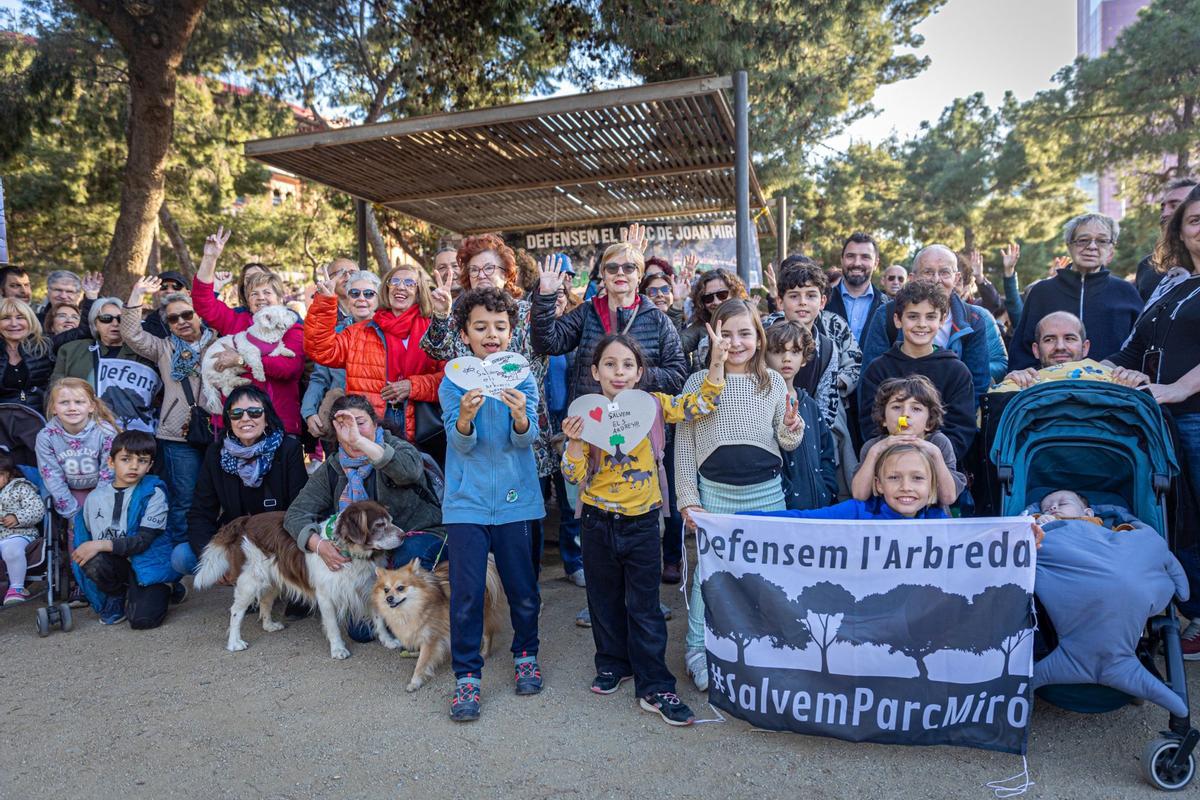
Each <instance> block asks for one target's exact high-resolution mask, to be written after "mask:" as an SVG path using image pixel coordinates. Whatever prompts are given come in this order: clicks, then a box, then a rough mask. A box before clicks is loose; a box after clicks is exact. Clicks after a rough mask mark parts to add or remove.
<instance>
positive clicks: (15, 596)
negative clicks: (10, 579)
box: [4, 586, 29, 606]
mask: <svg viewBox="0 0 1200 800" xmlns="http://www.w3.org/2000/svg"><path fill="white" fill-rule="evenodd" d="M28 599H29V591H28V590H27V589H26V588H25V587H24V586H17V587H15V588H10V589H9V590H8V591H7V592H5V593H4V605H6V606H15V605H19V604H21V603H24V602H25V601H26V600H28Z"/></svg>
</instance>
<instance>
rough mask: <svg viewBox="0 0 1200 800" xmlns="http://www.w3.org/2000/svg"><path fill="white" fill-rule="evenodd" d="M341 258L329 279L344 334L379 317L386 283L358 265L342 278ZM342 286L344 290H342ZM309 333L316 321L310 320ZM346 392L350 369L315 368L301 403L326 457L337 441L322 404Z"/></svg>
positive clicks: (337, 327)
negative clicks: (334, 394) (336, 393)
mask: <svg viewBox="0 0 1200 800" xmlns="http://www.w3.org/2000/svg"><path fill="white" fill-rule="evenodd" d="M341 261H344V259H338V261H336V262H334V265H333V266H332V267H331V268H330V270H329V277H330V278H331V279H332V280H333V281H334V291H335V293H336V294H337V295H338V309H337V315H338V319H337V323H336V324H334V326H333V329H334V331H335V332H337V333H341V332H342V331H344V330H345V329H346V328H348V327H350V326H351V325H353V324H355V323H356V322H365V321H367V320H369V319H371V317H373V316H374V315H375V312H376V311H377V310H378V309H379V293H380V290H381V286H382V282H381V281H380V280H379V276H378V275H376V274H375V273H374V272H367V271H365V270H364V271H359V269H358V267H357V265H355V267H354V269H353V270H351V271H350V273H349V274H347V275H340V274H339V273H338V272H336V271H335V269H337V268H339V267H342V265H341V264H340V263H339V262H341ZM339 285H340V286H341V287H342V288H340V289H339V288H338V287H339ZM307 322H308V328H309V330H311V329H312V324H313V323H312V320H307ZM331 390H333V391H340V392H345V391H346V370H344V369H341V368H334V367H327V366H325V365H324V364H316V365H314V366H313V370H312V375H311V376H309V379H308V388H307V389H305V390H304V397H303V398H302V399H301V400H300V414H301V416H303V417H304V424H305V425H306V426H307V427H308V432H309V433H310V434H312V437H313V438H314V439H318V440H320V441H321V444H322V446H323V449H324V450H325V452H326V454H328V453H331V452H333V450H334V448H335V447H336V440H335V439H334V436H333V429H332V427H330V425H329V423H328V420H326V419H325V418H324V415H322V414H321V413H320V411H321V402H322V401H323V400H324V399H325V395H326V394H327V393H328V392H329V391H331Z"/></svg>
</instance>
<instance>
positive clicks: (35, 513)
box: [0, 478, 46, 539]
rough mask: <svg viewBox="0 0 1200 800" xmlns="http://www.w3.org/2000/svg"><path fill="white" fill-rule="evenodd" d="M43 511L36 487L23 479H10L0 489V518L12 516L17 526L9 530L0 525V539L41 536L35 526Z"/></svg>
mask: <svg viewBox="0 0 1200 800" xmlns="http://www.w3.org/2000/svg"><path fill="white" fill-rule="evenodd" d="M45 510H46V507H45V506H44V505H42V497H41V495H39V494H38V490H37V487H36V486H34V485H33V484H32V483H30V482H29V481H27V480H25V479H24V478H13V479H11V480H10V481H9V482H8V483H6V484H4V488H3V489H0V518H3V517H6V516H8V515H9V514H12V515H13V516H14V517H16V518H17V524H16V525H14V526H12V527H11V528H8V527H5V526H3V525H0V539H7V538H9V537H11V536H24V537H26V538H27V539H36V538H38V536H40V535H41V534H40V533H39V532H38V527H37V526H38V523H39V522H41V521H42V514H43V513H44V512H45Z"/></svg>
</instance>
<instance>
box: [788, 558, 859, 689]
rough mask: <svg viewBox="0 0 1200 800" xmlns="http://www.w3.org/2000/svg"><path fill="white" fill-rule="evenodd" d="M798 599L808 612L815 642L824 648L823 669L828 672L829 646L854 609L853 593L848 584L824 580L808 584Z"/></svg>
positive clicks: (809, 625) (809, 626)
mask: <svg viewBox="0 0 1200 800" xmlns="http://www.w3.org/2000/svg"><path fill="white" fill-rule="evenodd" d="M796 602H797V603H799V604H800V606H801V608H802V609H803V610H804V612H805V613H806V621H807V624H808V629H809V632H810V633H811V635H812V640H813V643H814V644H816V646H817V648H818V649H819V650H820V651H821V672H826V673H827V672H829V646H830V645H831V644H833V643H834V642H836V641H837V639H838V628H839V627H840V626H841V624H842V620H843V617H844V616H845V614H846V613H847V612H848V611H850V610H851V609H852V608H854V595H852V594H850V592H849V591H848V590H847V589H846V587H844V586H842V585H840V584H837V583H830V582H829V581H821V582H820V583H814V584H813V585H812V586H807V587H805V589H804V591H802V592H800V596H799V597H797V598H796Z"/></svg>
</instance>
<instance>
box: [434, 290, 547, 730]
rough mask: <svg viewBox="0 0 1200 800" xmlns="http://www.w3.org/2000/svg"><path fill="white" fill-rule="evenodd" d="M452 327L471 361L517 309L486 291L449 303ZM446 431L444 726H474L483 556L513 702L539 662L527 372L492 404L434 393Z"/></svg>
mask: <svg viewBox="0 0 1200 800" xmlns="http://www.w3.org/2000/svg"><path fill="white" fill-rule="evenodd" d="M453 315H454V320H453V321H454V327H455V328H456V329H457V330H458V332H459V335H460V336H461V337H462V339H463V341H464V342H465V343H466V344H467V345H469V346H470V348H471V352H472V353H473V354H474V355H475V357H476V358H480V359H486V358H487V357H488V356H490V355H492V354H493V353H499V352H503V351H504V350H506V349H507V348H508V343H509V341H510V340H511V338H512V332H513V326H515V325H516V322H517V304H516V302H515V301H514V300H513V299H512V298H510V297H509V296H508V295H506V294H504V293H503V292H502V291H500V290H499V289H496V288H494V287H491V286H488V287H484V288H480V289H472V290H471V291H469V292H466V293H464V294H463V295H462V296H461V297H460V298H459V299H458V300H457V301H456V302H455V304H454V309H453ZM438 399H439V400H441V404H442V421H443V424H444V425H445V427H446V442H447V445H448V446H447V448H446V493H445V498H444V500H443V502H442V519H443V521H444V522H445V524H446V534H447V535H446V543H447V546H448V547H449V551H450V552H449V555H450V652H451V663H452V665H453V667H454V677H455V679H456V685H455V691H454V697H453V699H452V700H451V701H450V718H451V719H453V720H455V721H459V722H462V721H467V720H473V719H478V718H479V701H480V693H479V678H480V673H481V672H482V670H483V656H482V655H481V654H480V652H479V648H480V644H481V641H482V637H483V600H484V584H485V579H486V576H487V565H488V554H489V553H492V554H493V555H494V556H495V558H496V571H497V572H499V574H500V581H501V582H502V583H503V584H504V593H505V595H506V596H507V597H508V606H509V613H510V616H511V619H512V626H513V644H512V653H513V658H514V659H515V662H516V691H517V694H521V695H529V694H537V693H538V692H540V691H541V690H542V673H541V669H540V668H539V666H538V662H537V652H538V612H539V610H540V606H541V597H540V595H539V593H538V585H537V577H536V575H535V573H534V569H533V561H532V560H531V559H530V558H529V553H530V552H531V548H532V538H531V537H532V533H531V526H532V523H533V522H534V521H535V520H539V519H541V518H542V517H544V516H545V515H546V509H545V506H544V505H543V503H542V492H541V486H540V483H539V481H538V474H537V464H536V462H535V460H534V456H533V442H534V440H535V439H536V438H537V434H538V424H537V409H538V388H537V381H536V380H535V378H534V377H533V375H532V374H530V375H529V376H528V377H526V378H525V380H524V381H522V382H521V384H520V385H519V386H517V387H516V388H508V389H504V390H503V391H502V393H501V395H500V397H499V398H495V397H486V396H485V395H484V394H483V390H482V389H471V390H470V391H465V390H463V389H462V388H461V387H459V386H457V385H456V384H455V383H454V382H452V381H450V380H449V379H446V380H443V381H442V385H441V388H440V389H439V391H438Z"/></svg>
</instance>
